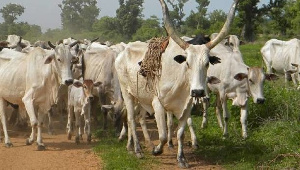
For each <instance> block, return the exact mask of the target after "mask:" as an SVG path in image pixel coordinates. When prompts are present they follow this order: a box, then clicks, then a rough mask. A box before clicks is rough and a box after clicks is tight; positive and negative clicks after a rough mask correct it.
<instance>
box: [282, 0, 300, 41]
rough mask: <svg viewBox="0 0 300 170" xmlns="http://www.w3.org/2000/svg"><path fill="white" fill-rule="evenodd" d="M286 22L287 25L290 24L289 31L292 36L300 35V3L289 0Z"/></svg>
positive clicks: (286, 9)
mask: <svg viewBox="0 0 300 170" xmlns="http://www.w3.org/2000/svg"><path fill="white" fill-rule="evenodd" d="M284 9H285V12H286V15H285V16H286V17H285V18H286V20H287V23H290V27H288V28H287V31H288V33H289V34H291V35H297V36H299V35H300V12H299V11H300V1H299V0H297V1H294V0H289V1H288V2H287V3H286V5H285V7H284Z"/></svg>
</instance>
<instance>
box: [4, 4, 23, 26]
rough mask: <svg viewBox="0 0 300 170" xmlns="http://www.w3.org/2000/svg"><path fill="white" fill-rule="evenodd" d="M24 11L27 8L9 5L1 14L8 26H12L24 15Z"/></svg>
mask: <svg viewBox="0 0 300 170" xmlns="http://www.w3.org/2000/svg"><path fill="white" fill-rule="evenodd" d="M24 10H25V8H24V7H23V6H21V5H18V4H12V3H9V4H7V5H6V6H5V7H3V8H2V9H1V10H0V13H2V17H3V19H4V22H5V23H6V24H12V23H14V22H15V20H16V19H17V17H18V16H21V15H22V14H23V13H24Z"/></svg>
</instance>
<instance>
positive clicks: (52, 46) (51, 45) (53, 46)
mask: <svg viewBox="0 0 300 170" xmlns="http://www.w3.org/2000/svg"><path fill="white" fill-rule="evenodd" d="M48 45H49V46H50V47H51V48H53V49H54V48H55V45H53V44H52V43H51V42H50V41H48Z"/></svg>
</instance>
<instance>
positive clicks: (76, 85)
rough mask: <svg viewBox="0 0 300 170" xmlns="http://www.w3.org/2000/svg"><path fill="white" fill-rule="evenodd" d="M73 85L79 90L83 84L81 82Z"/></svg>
mask: <svg viewBox="0 0 300 170" xmlns="http://www.w3.org/2000/svg"><path fill="white" fill-rule="evenodd" d="M73 85H74V86H75V87H77V88H79V87H82V83H81V82H80V81H75V82H74V83H73Z"/></svg>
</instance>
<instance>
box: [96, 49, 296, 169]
mask: <svg viewBox="0 0 300 170" xmlns="http://www.w3.org/2000/svg"><path fill="white" fill-rule="evenodd" d="M262 45H263V44H262V43H261V44H247V45H243V46H241V52H242V54H243V58H244V61H245V63H246V64H247V65H249V66H260V67H261V66H263V60H262V57H261V55H260V48H261V47H262ZM299 93H300V92H299V91H297V90H296V89H295V87H294V86H293V85H291V84H289V85H285V83H284V80H283V77H282V76H281V77H280V79H279V80H277V81H274V82H265V86H264V95H265V98H266V101H265V103H264V104H263V105H258V104H254V103H253V102H252V99H250V103H249V111H248V136H249V137H248V138H247V139H246V140H243V139H242V135H241V124H240V121H239V118H240V109H239V108H238V107H235V106H231V104H230V102H229V103H228V110H229V111H230V113H231V119H230V120H229V137H228V138H227V139H223V138H222V131H221V129H220V128H219V126H218V124H217V120H216V116H215V111H214V108H213V106H214V97H213V96H212V97H211V107H210V108H209V112H208V113H209V121H208V127H207V128H206V129H201V128H200V125H201V121H202V117H201V116H200V111H199V110H197V111H193V115H192V116H193V123H194V128H195V130H196V133H197V138H198V141H199V146H200V148H199V149H198V150H196V151H195V152H194V154H195V156H198V157H200V158H201V159H203V160H204V161H207V162H211V163H213V164H218V165H221V166H222V167H223V168H225V169H238V170H243V169H245V170H248V169H300V153H299V152H300V147H299V146H300V123H299V121H300V113H299V108H300V94H299ZM175 122H177V121H175ZM99 134H101V135H99ZM112 134H113V133H112V132H104V131H98V136H99V138H100V141H99V144H98V145H97V146H96V147H95V151H96V152H97V153H99V155H100V156H101V158H102V160H103V162H104V169H151V167H149V165H154V166H155V165H156V166H157V165H159V160H157V159H155V158H154V157H152V156H150V155H147V154H149V152H147V151H145V154H146V156H145V158H144V159H140V160H139V159H137V158H135V156H134V155H131V154H129V153H128V152H127V151H126V141H124V142H121V143H119V142H118V141H117V139H116V137H115V136H114V135H112ZM186 139H189V136H188V132H187V135H186ZM152 168H153V167H152Z"/></svg>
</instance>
